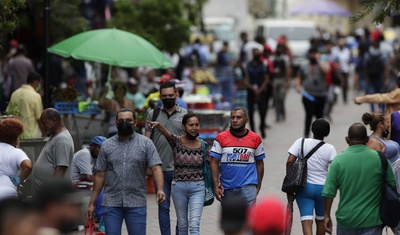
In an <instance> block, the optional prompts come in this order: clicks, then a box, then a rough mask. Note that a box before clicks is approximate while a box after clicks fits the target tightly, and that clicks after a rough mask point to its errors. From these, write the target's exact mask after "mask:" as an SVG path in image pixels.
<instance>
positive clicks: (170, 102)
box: [162, 98, 175, 109]
mask: <svg viewBox="0 0 400 235" xmlns="http://www.w3.org/2000/svg"><path fill="white" fill-rule="evenodd" d="M162 103H163V105H164V107H165V108H167V109H170V108H172V107H174V105H175V98H166V99H162Z"/></svg>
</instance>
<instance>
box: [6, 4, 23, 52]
mask: <svg viewBox="0 0 400 235" xmlns="http://www.w3.org/2000/svg"><path fill="white" fill-rule="evenodd" d="M24 7H25V0H1V1H0V39H2V38H3V36H5V35H6V34H9V33H11V32H13V31H14V30H15V28H16V27H17V24H18V16H17V12H18V10H20V9H23V8H24ZM0 48H1V46H0Z"/></svg>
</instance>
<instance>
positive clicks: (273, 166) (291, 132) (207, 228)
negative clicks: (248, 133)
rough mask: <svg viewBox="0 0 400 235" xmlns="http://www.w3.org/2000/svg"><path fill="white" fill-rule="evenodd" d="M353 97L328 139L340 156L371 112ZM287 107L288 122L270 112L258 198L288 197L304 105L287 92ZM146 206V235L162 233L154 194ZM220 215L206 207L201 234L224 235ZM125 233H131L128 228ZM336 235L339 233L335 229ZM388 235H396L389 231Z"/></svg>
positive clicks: (296, 223)
mask: <svg viewBox="0 0 400 235" xmlns="http://www.w3.org/2000/svg"><path fill="white" fill-rule="evenodd" d="M340 98H341V97H340ZM353 98H354V93H352V92H350V93H349V103H348V104H347V105H344V104H342V102H341V100H342V99H338V100H339V102H338V104H337V105H336V106H335V107H334V111H333V115H332V119H333V120H332V123H331V134H330V135H329V136H328V138H326V139H325V141H326V142H328V143H331V144H333V145H334V146H335V147H336V150H337V152H338V153H340V152H341V151H343V150H344V149H345V148H347V144H346V142H345V136H346V135H347V130H348V128H349V126H350V125H351V124H353V123H355V122H361V116H362V114H363V113H364V112H366V111H369V106H368V105H366V104H364V105H360V106H358V105H355V104H353V103H352V99H353ZM286 107H287V108H286V109H287V117H286V121H285V122H279V123H276V122H275V113H274V111H273V110H271V109H270V110H269V113H268V117H267V123H268V125H270V126H271V128H270V129H267V138H266V139H265V140H264V146H265V151H266V155H267V158H266V159H265V160H264V164H265V175H264V180H263V185H262V189H261V191H260V194H259V196H258V198H261V197H263V196H265V195H270V194H274V195H277V196H278V197H280V198H281V199H282V200H286V199H285V196H286V195H285V194H283V193H282V192H281V190H280V187H281V183H282V180H283V177H284V174H285V164H286V160H287V157H288V154H287V150H288V148H289V147H290V145H291V144H292V143H293V142H294V141H295V140H296V139H297V138H300V137H301V136H302V134H303V128H304V111H303V106H302V103H301V96H300V95H299V94H298V93H297V92H295V91H294V90H290V91H289V93H288V96H287V100H286ZM256 126H258V125H256ZM337 202H338V200H337V199H335V200H334V205H333V208H332V209H333V212H334V211H336V208H337ZM147 205H148V208H147V211H148V215H147V234H150V235H155V234H160V232H159V229H158V217H157V204H156V203H155V196H154V194H149V195H147ZM219 213H220V204H219V202H218V201H217V202H214V204H213V205H211V206H208V207H205V208H204V211H203V215H202V219H201V234H213V235H219V234H223V233H222V231H221V230H220V229H219V225H218V222H219ZM332 216H334V213H332ZM171 217H172V219H171V224H172V225H175V224H176V217H175V211H174V208H173V206H172V207H171ZM299 217H300V216H299V212H298V208H297V205H295V206H294V219H293V228H292V234H294V235H297V234H302V231H301V224H300V218H299ZM333 223H334V226H336V220H335V219H334V220H333ZM173 227H174V226H173ZM174 231H175V228H173V234H174ZM314 232H315V229H314ZM71 234H76V235H78V234H79V235H80V234H83V232H74V233H71ZM123 234H128V233H127V232H126V229H125V230H124V232H123ZM334 234H336V229H335V231H334ZM389 234H393V233H391V232H389Z"/></svg>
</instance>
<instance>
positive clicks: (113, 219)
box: [86, 109, 165, 235]
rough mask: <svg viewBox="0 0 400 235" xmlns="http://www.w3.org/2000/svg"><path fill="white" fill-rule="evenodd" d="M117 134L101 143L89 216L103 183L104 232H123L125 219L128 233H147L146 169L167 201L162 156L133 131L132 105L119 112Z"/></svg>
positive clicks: (159, 198)
mask: <svg viewBox="0 0 400 235" xmlns="http://www.w3.org/2000/svg"><path fill="white" fill-rule="evenodd" d="M115 122H116V125H117V128H118V133H117V135H114V136H112V137H110V138H109V139H107V140H105V141H104V142H103V144H102V145H101V149H100V153H99V157H98V159H97V161H96V165H95V171H96V176H95V181H94V186H93V192H92V195H91V197H90V203H89V207H88V209H87V212H86V216H87V218H89V219H90V218H93V213H94V210H95V206H96V201H97V199H98V196H99V194H100V191H101V190H102V189H103V187H104V193H103V198H102V203H101V205H102V216H103V218H104V227H105V233H106V234H107V235H120V234H121V227H122V221H123V220H125V224H126V227H127V229H128V234H130V235H132V234H146V214H147V207H146V170H147V168H150V169H151V170H152V172H153V177H154V181H155V183H156V185H157V188H158V191H157V196H156V201H157V202H158V203H162V202H164V201H165V194H164V191H163V178H162V171H161V164H162V163H161V160H160V157H159V155H158V153H157V150H156V148H155V147H154V144H153V143H152V142H151V140H149V139H148V138H146V137H144V136H143V135H140V134H137V133H135V132H134V129H135V127H136V123H137V120H136V116H135V113H134V111H133V110H131V109H121V110H120V111H118V113H117V116H116V120H115Z"/></svg>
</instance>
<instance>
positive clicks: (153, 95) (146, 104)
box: [144, 91, 160, 108]
mask: <svg viewBox="0 0 400 235" xmlns="http://www.w3.org/2000/svg"><path fill="white" fill-rule="evenodd" d="M152 99H160V91H156V92H153V93H150V94H149V95H148V96H147V98H146V101H145V102H144V107H146V108H148V107H149V106H150V104H149V102H150V100H152ZM156 104H157V103H156Z"/></svg>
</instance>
